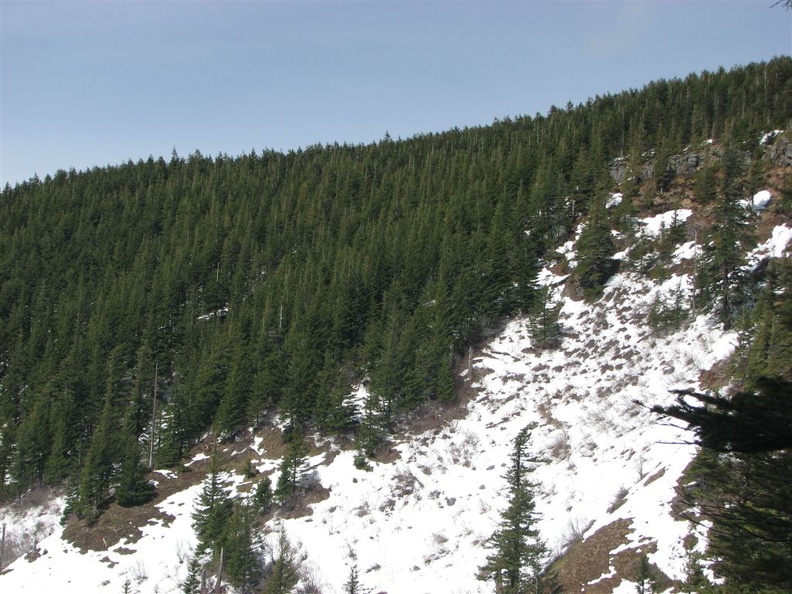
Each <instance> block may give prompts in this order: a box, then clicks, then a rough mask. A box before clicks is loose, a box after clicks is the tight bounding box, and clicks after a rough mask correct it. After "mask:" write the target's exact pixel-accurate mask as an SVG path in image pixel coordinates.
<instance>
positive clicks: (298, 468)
mask: <svg viewBox="0 0 792 594" xmlns="http://www.w3.org/2000/svg"><path fill="white" fill-rule="evenodd" d="M307 454H308V445H307V444H306V443H305V438H304V437H303V435H302V431H300V430H295V431H294V432H293V433H292V434H291V435H289V437H288V445H287V448H286V454H285V455H284V456H283V459H282V460H281V463H280V466H279V467H278V470H279V474H278V482H277V485H276V487H275V493H274V495H275V499H276V500H277V501H278V503H280V504H281V505H285V504H286V503H288V502H289V501H290V500H291V499H292V498H293V497H294V496H295V495H296V494H297V491H298V488H299V487H301V486H302V482H303V479H304V477H305V473H306V467H305V463H306V456H307Z"/></svg>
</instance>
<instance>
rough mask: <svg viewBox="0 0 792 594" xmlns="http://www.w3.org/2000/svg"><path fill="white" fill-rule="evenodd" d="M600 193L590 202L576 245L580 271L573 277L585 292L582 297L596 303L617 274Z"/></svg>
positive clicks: (609, 230)
mask: <svg viewBox="0 0 792 594" xmlns="http://www.w3.org/2000/svg"><path fill="white" fill-rule="evenodd" d="M599 195H600V192H598V193H597V194H596V195H594V196H593V197H592V198H591V200H590V201H589V212H588V219H587V221H586V223H585V225H584V227H583V230H582V231H581V232H580V237H579V238H578V241H577V268H575V273H574V277H575V278H576V279H577V281H578V283H579V284H580V287H581V289H582V290H583V296H584V297H585V298H586V299H587V300H588V301H591V300H593V299H596V298H597V297H598V296H599V295H600V293H602V289H603V287H604V285H605V282H606V281H607V280H608V279H609V278H610V276H611V275H612V274H613V273H614V272H615V266H614V262H613V260H611V256H613V254H614V252H615V247H614V244H613V237H612V235H611V229H610V225H609V223H608V213H607V211H606V209H605V202H604V200H603V199H602V198H601V197H599Z"/></svg>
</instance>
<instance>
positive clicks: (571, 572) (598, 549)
mask: <svg viewBox="0 0 792 594" xmlns="http://www.w3.org/2000/svg"><path fill="white" fill-rule="evenodd" d="M630 524H631V522H630V520H617V521H615V522H613V523H612V524H608V525H607V526H604V527H603V528H600V529H599V530H597V531H596V532H595V533H594V534H593V535H592V536H590V537H589V538H587V539H586V540H584V541H581V542H578V543H575V544H574V545H572V547H571V548H570V549H569V550H568V551H567V552H566V554H565V555H564V556H563V557H562V558H561V559H560V560H559V561H558V562H557V563H556V569H557V571H558V576H559V580H560V582H561V584H562V585H563V587H564V591H565V592H592V593H593V592H611V591H612V589H613V587H614V586H615V585H616V584H615V583H614V584H612V585H611V588H610V589H609V590H601V589H597V590H594V589H591V590H590V589H588V588H593V586H587V584H588V583H589V582H591V581H593V580H595V579H597V578H598V577H600V576H601V575H604V574H608V573H609V571H610V564H611V555H610V552H611V551H612V550H614V549H615V548H616V547H618V546H619V545H621V544H624V543H626V542H627V535H628V534H629V533H630ZM603 581H604V580H603ZM619 581H621V580H620V579H619ZM600 583H602V582H600Z"/></svg>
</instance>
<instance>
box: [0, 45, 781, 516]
mask: <svg viewBox="0 0 792 594" xmlns="http://www.w3.org/2000/svg"><path fill="white" fill-rule="evenodd" d="M790 129H792V59H790V58H779V59H776V60H773V61H771V62H769V63H767V64H753V65H749V66H746V67H743V68H737V69H734V70H731V71H724V70H721V71H718V72H715V73H702V74H700V75H691V76H689V77H687V78H685V79H684V80H672V81H660V82H654V83H651V84H649V85H648V86H647V87H645V88H643V89H641V90H630V91H626V92H623V93H620V94H618V95H609V96H605V97H597V98H594V99H591V100H590V101H588V102H587V103H586V104H581V105H577V106H574V105H567V106H566V107H565V108H563V109H561V108H555V107H554V108H551V109H550V111H549V112H548V113H547V114H546V115H539V114H537V115H536V116H521V117H517V118H514V119H505V120H503V121H498V122H495V123H493V124H492V125H491V126H486V127H480V128H466V129H464V130H458V129H457V130H451V131H448V132H444V133H440V134H427V135H422V136H419V137H415V138H412V139H406V140H402V139H398V140H396V139H392V138H390V137H389V136H387V135H386V136H385V137H384V138H383V139H382V140H381V141H380V142H378V143H376V144H371V145H366V146H346V145H344V146H340V145H333V146H314V147H308V148H306V149H305V150H300V151H297V152H289V153H288V154H281V153H277V152H273V151H266V150H265V151H263V152H261V153H257V152H255V151H254V152H251V153H250V154H248V155H242V156H239V157H228V156H226V155H219V156H217V157H214V158H209V157H205V156H202V155H201V154H200V153H198V152H195V153H193V154H190V155H189V156H187V157H186V158H185V157H182V156H179V155H177V154H176V153H175V152H174V154H173V155H172V156H171V158H170V160H169V161H166V160H164V159H161V158H160V159H153V158H149V159H148V160H146V161H143V160H141V161H138V162H137V163H133V162H129V163H127V164H124V165H119V166H116V167H106V168H96V169H93V170H91V171H84V172H76V171H68V172H67V171H58V172H57V173H55V174H53V175H52V176H49V175H48V176H46V178H45V179H43V180H42V179H38V178H35V179H32V180H30V181H28V182H25V183H23V184H20V185H18V186H16V187H13V188H12V187H8V186H6V188H5V189H4V190H3V192H2V194H0V259H1V261H0V320H1V322H0V496H2V497H7V498H11V497H14V496H18V495H19V494H21V493H23V492H25V491H26V490H28V489H30V488H31V487H34V486H37V485H41V484H48V485H65V486H67V487H68V489H69V490H70V493H71V497H70V502H71V506H72V507H71V511H73V512H74V513H76V515H77V516H78V517H81V518H85V519H87V520H89V521H90V520H92V519H94V518H96V517H97V516H98V514H100V513H101V510H102V508H103V506H104V505H106V504H107V502H108V501H109V495H110V493H111V492H112V493H113V494H114V497H115V498H116V500H117V501H118V502H119V503H122V504H126V505H132V504H135V503H139V502H140V501H144V500H145V499H146V498H147V497H149V496H150V493H149V492H148V490H147V488H146V483H145V480H144V475H145V473H146V471H147V470H149V469H150V468H151V467H153V466H157V467H166V466H174V465H177V464H179V463H180V461H181V460H182V457H183V456H184V455H185V453H186V452H187V451H188V450H189V448H190V447H191V446H192V445H193V444H194V443H195V442H196V441H197V440H198V439H199V438H200V437H201V436H202V434H204V433H205V432H206V431H207V430H209V429H213V430H214V431H215V432H216V433H217V434H218V435H220V436H223V437H224V438H229V439H230V438H232V437H233V435H234V434H235V433H236V432H237V431H239V430H240V429H242V428H243V427H246V426H250V425H256V424H258V423H260V422H262V421H263V420H264V418H265V416H266V415H267V413H271V412H273V411H278V412H279V413H280V414H281V415H283V416H284V417H285V418H288V419H289V420H290V424H291V426H292V427H293V428H294V429H299V428H305V427H309V426H310V427H313V428H317V429H319V430H321V431H324V432H329V433H332V432H351V433H352V434H353V435H354V436H355V439H356V440H357V444H358V447H359V449H360V451H361V453H362V455H373V454H375V453H376V451H377V448H378V446H379V444H380V442H381V441H382V439H383V438H384V437H385V436H386V435H387V434H388V432H389V431H390V430H392V428H393V427H394V425H395V423H396V421H397V419H398V418H399V417H400V415H402V414H404V413H406V412H409V411H411V410H413V409H415V408H416V407H419V406H421V405H422V404H424V403H426V402H428V401H432V400H451V399H453V398H454V395H455V378H454V374H453V369H454V365H455V364H456V363H457V362H458V361H459V360H460V359H461V358H462V357H463V356H464V355H465V354H466V353H467V350H468V348H469V347H470V346H471V345H474V344H476V343H477V342H479V341H480V340H481V339H482V338H483V337H485V336H488V335H490V334H491V333H492V332H494V331H495V330H496V329H498V328H499V327H501V325H502V324H503V322H504V321H505V320H506V319H508V318H509V316H513V315H516V314H518V313H532V312H533V313H536V312H544V311H545V309H546V305H547V304H546V302H545V298H544V296H543V293H542V291H541V290H539V289H538V288H537V274H538V272H539V270H540V269H541V267H542V262H543V260H544V259H546V258H547V257H548V255H549V252H550V251H551V250H554V249H555V247H556V246H557V245H559V244H560V243H561V242H562V241H563V240H565V239H567V238H568V237H569V236H570V234H572V233H573V232H574V230H575V229H576V228H577V226H578V224H579V223H580V222H581V221H586V222H587V224H586V226H585V227H584V230H583V233H582V235H581V236H580V238H579V242H578V249H579V256H578V265H577V267H576V268H575V269H574V271H573V280H574V286H575V289H574V290H575V291H577V294H578V295H579V296H580V297H582V298H585V299H587V300H593V299H596V298H597V296H598V295H599V292H600V291H601V289H602V286H603V284H604V283H605V281H607V279H608V277H609V276H610V275H611V274H613V273H614V272H615V266H617V265H618V262H617V261H615V260H613V259H612V256H613V254H614V253H615V251H616V245H615V244H614V240H613V237H614V235H613V232H614V231H620V232H623V233H624V232H627V231H628V230H629V225H630V220H631V219H630V217H631V216H632V215H633V214H634V213H635V212H638V211H641V212H651V211H652V210H653V208H656V207H657V206H658V205H659V204H667V202H668V200H669V198H668V195H667V192H668V190H669V189H670V188H671V187H672V185H673V184H674V183H677V182H679V183H682V182H683V183H682V185H684V187H685V188H687V190H688V191H689V192H688V193H689V196H690V197H691V199H692V200H694V201H695V202H696V203H697V204H698V205H699V206H701V208H702V212H704V213H706V216H705V217H704V218H702V221H701V229H702V233H712V241H711V243H710V246H711V248H710V250H709V252H708V255H707V256H706V258H705V262H704V263H703V264H702V266H701V268H700V270H699V277H698V278H699V285H698V288H697V292H696V296H697V297H696V301H695V303H694V307H695V308H700V309H703V310H707V309H709V310H713V311H714V312H715V313H716V314H717V315H718V316H719V317H720V319H721V320H722V322H723V324H724V325H726V326H727V327H732V326H734V325H738V324H742V326H741V327H742V328H746V330H745V332H746V333H748V334H749V335H750V336H749V337H748V338H747V339H746V341H745V343H744V344H745V345H746V347H745V348H746V350H745V353H746V354H745V357H744V368H743V369H744V371H745V373H746V374H747V375H746V377H753V378H756V377H760V376H763V375H766V374H767V373H768V369H769V368H771V367H772V374H773V375H780V376H787V375H788V374H789V370H790V367H789V361H790V357H789V354H788V352H786V351H783V352H782V353H781V354H778V352H777V351H773V353H771V354H772V356H770V355H768V351H767V350H766V349H765V351H762V349H761V348H760V346H755V343H754V342H753V340H752V338H751V337H752V336H754V334H757V332H758V330H757V328H760V329H762V332H765V334H766V333H768V332H771V329H772V331H773V332H780V330H778V328H779V327H778V325H777V324H776V323H775V322H776V321H777V320H778V319H779V316H784V315H788V311H787V309H788V304H786V305H784V304H782V306H781V309H777V308H776V309H774V308H775V306H776V305H778V304H776V303H775V300H774V298H773V295H775V294H784V293H783V291H784V288H785V287H788V282H789V278H788V276H785V275H784V274H783V273H782V271H771V272H772V275H771V276H772V278H773V279H774V281H777V283H778V284H776V285H773V286H772V289H769V291H770V292H769V293H767V292H766V293H765V297H764V298H762V297H761V295H760V294H759V293H757V292H756V291H755V288H756V287H759V286H760V281H762V282H763V281H764V280H766V278H767V277H762V276H761V275H760V276H756V275H755V276H753V277H752V276H750V275H747V274H744V271H743V270H742V268H741V267H740V266H741V260H739V258H738V255H739V254H742V251H740V250H741V241H742V238H743V237H744V235H742V234H743V233H744V232H745V231H746V230H747V228H746V226H745V225H744V224H742V223H743V222H744V221H741V220H740V215H739V214H738V210H737V209H736V207H735V205H736V203H737V201H738V200H739V199H741V198H744V197H745V196H746V195H750V194H751V193H752V192H754V191H756V190H759V189H761V186H762V184H764V183H766V181H767V180H766V175H767V174H768V172H769V171H770V170H771V169H772V168H773V167H774V166H775V167H779V166H781V167H782V168H783V167H784V166H785V167H787V168H788V167H789V163H788V162H783V159H784V158H787V159H788V158H789V153H790V151H789V150H788V149H786V150H787V152H786V153H784V149H783V146H782V142H787V143H788V140H787V139H786V137H784V135H782V134H780V135H776V136H775V137H772V136H771V137H768V140H767V141H766V142H764V143H760V142H759V140H760V139H761V138H762V137H763V135H765V134H768V133H771V132H773V131H775V130H790ZM710 139H713V140H714V143H713V145H711V146H713V147H715V148H712V151H713V153H712V154H706V153H705V152H702V151H704V149H701V150H699V147H702V146H710V145H706V144H705V142H706V141H708V140H710ZM784 146H788V145H784ZM690 147H693V149H690ZM686 150H687V151H688V152H686ZM691 150H692V151H693V153H691V152H690V151H691ZM696 151H698V152H696ZM691 154H693V156H691ZM686 155H687V156H686ZM713 155H714V156H713ZM688 157H689V158H688ZM618 172H621V173H618ZM775 179H776V181H777V182H778V187H779V192H780V194H781V195H783V196H785V198H784V199H783V200H782V201H781V206H779V208H781V209H786V211H785V212H787V213H788V212H789V208H790V202H791V201H792V195H791V194H790V191H791V190H792V180H790V176H789V175H788V173H787V174H786V176H785V177H784V176H781V177H778V176H776V178H775ZM680 180H681V181H680ZM616 190H620V191H621V192H622V194H623V199H622V202H621V204H620V205H619V206H618V207H616V208H611V209H606V208H605V206H606V204H605V201H606V199H607V198H609V196H610V195H611V193H612V192H613V191H616ZM712 223H715V224H714V225H713V224H712ZM637 266H638V267H639V268H640V267H643V271H644V272H646V273H654V274H659V273H661V272H659V271H660V270H661V267H658V266H657V262H646V261H643V262H640V263H639V264H637ZM773 291H777V293H773ZM755 304H758V305H756V306H755V307H754V305H755ZM783 308H787V309H783ZM669 312H671V313H673V311H671V310H669V309H666V310H663V311H662V312H659V313H662V314H665V315H666V317H668V315H669ZM747 312H756V315H757V316H759V315H762V316H764V317H763V318H761V319H759V318H756V320H759V321H756V320H754V321H751V322H747V321H746V315H747ZM658 315H659V314H658ZM666 321H667V320H666ZM765 334H762V336H763V337H765ZM763 340H765V338H763ZM769 340H770V339H769V338H768V339H767V341H769ZM773 340H774V341H775V342H772V344H778V341H779V340H781V341H782V342H783V340H787V339H786V338H783V337H782V338H779V335H778V334H777V335H776V336H775V337H774V338H773ZM767 341H766V342H764V343H762V344H765V345H767V344H771V343H770V342H767ZM751 345H754V346H751ZM364 380H365V381H366V382H368V386H369V397H368V400H367V402H366V403H365V405H364V411H363V415H362V418H361V417H360V416H359V415H358V414H357V413H358V411H357V410H355V409H354V408H352V407H351V406H349V405H348V403H347V400H346V399H347V396H348V395H349V393H350V389H351V386H353V385H356V384H359V383H360V382H361V381H364Z"/></svg>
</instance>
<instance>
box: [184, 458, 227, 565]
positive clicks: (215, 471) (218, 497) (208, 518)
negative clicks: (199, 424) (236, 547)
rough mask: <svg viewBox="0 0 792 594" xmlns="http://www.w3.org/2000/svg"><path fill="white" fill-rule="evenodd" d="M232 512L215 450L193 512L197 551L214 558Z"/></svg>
mask: <svg viewBox="0 0 792 594" xmlns="http://www.w3.org/2000/svg"><path fill="white" fill-rule="evenodd" d="M232 511H233V504H232V501H231V499H230V497H229V495H228V492H227V491H226V489H225V487H224V486H223V484H222V481H221V478H220V460H219V453H218V451H217V448H216V447H215V449H214V450H213V451H212V456H211V458H210V460H209V472H208V475H207V477H206V480H205V481H204V485H203V488H202V489H201V493H200V494H199V496H198V501H197V504H196V507H195V509H194V510H193V514H192V520H193V529H194V530H195V534H196V536H197V537H198V543H199V544H198V551H199V552H200V553H203V552H205V551H210V552H211V554H212V556H213V557H214V556H215V555H216V554H217V553H219V551H220V547H221V546H222V542H223V531H224V529H225V525H226V522H227V521H228V519H229V517H230V516H231V512H232Z"/></svg>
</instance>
